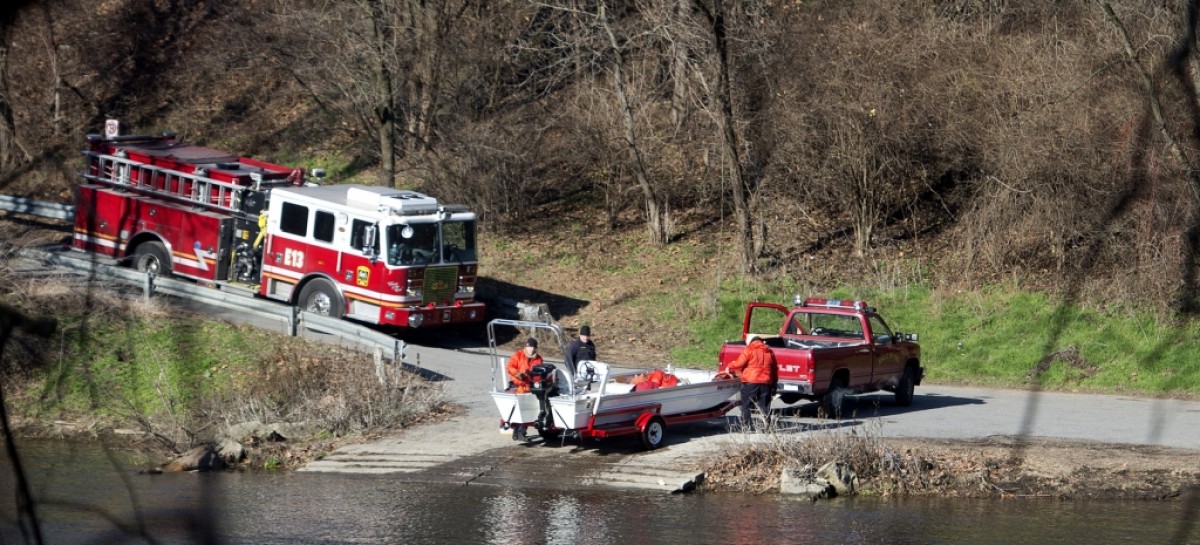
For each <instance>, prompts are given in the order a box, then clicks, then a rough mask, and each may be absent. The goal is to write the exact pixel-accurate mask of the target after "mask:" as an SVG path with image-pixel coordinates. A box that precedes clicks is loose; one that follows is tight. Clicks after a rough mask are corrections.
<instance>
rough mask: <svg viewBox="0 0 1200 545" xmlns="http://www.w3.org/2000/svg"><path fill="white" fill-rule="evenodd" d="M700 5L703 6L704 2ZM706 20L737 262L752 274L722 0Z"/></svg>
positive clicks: (747, 202) (745, 183)
mask: <svg viewBox="0 0 1200 545" xmlns="http://www.w3.org/2000/svg"><path fill="white" fill-rule="evenodd" d="M700 7H701V9H703V8H704V6H703V5H701V6H700ZM706 11H707V10H706ZM709 22H710V23H711V26H712V36H713V45H714V46H715V48H716V50H717V56H718V59H719V60H720V63H719V65H718V66H719V68H718V74H717V81H718V86H717V100H718V101H719V102H720V107H721V117H720V119H721V121H720V123H721V135H722V139H721V140H722V147H723V148H724V150H725V157H726V161H727V163H728V165H729V178H730V183H731V185H732V189H733V190H732V191H731V192H730V193H731V195H732V196H733V218H734V224H735V226H736V229H737V244H738V255H739V257H740V259H739V262H740V263H739V264H740V266H741V269H742V272H744V273H747V274H754V273H755V272H756V266H755V261H756V260H757V258H758V255H757V254H756V253H755V251H754V246H755V245H754V233H753V231H752V229H753V227H752V225H751V223H752V221H751V219H752V211H751V210H750V207H751V203H752V199H753V197H754V191H753V187H752V185H751V184H750V182H749V180H747V178H746V176H745V173H744V172H743V169H742V162H741V160H740V159H739V157H738V152H737V150H738V140H737V133H736V132H735V131H734V130H733V126H734V118H733V99H732V96H731V95H732V91H731V90H730V82H729V44H728V41H727V40H726V36H725V3H724V1H723V0H713V9H712V11H711V12H710V13H709Z"/></svg>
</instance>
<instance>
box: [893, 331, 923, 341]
mask: <svg viewBox="0 0 1200 545" xmlns="http://www.w3.org/2000/svg"><path fill="white" fill-rule="evenodd" d="M894 338H895V339H896V342H903V341H909V342H914V343H915V342H917V334H916V333H901V332H899V331H897V332H896V336H895V337H894Z"/></svg>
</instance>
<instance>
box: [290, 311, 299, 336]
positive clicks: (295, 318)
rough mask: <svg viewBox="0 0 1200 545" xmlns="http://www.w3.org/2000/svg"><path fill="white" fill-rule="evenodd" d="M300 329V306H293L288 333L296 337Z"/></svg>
mask: <svg viewBox="0 0 1200 545" xmlns="http://www.w3.org/2000/svg"><path fill="white" fill-rule="evenodd" d="M299 331H300V307H298V306H293V307H292V312H291V313H289V314H288V335H291V336H293V337H295V336H296V335H298V334H299Z"/></svg>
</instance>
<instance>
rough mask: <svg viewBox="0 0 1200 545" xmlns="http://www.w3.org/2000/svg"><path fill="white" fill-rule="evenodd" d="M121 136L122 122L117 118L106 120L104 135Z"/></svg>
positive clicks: (109, 136) (110, 136)
mask: <svg viewBox="0 0 1200 545" xmlns="http://www.w3.org/2000/svg"><path fill="white" fill-rule="evenodd" d="M118 136H121V122H120V121H117V120H116V119H109V120H106V121H105V122H104V137H105V138H116V137H118Z"/></svg>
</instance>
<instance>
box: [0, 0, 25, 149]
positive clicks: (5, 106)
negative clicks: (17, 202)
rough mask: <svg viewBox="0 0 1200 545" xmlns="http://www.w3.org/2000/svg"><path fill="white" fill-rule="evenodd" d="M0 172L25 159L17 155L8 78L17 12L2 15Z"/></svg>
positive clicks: (0, 52) (0, 34)
mask: <svg viewBox="0 0 1200 545" xmlns="http://www.w3.org/2000/svg"><path fill="white" fill-rule="evenodd" d="M0 17H3V18H2V19H0V172H7V171H9V170H11V169H12V168H13V167H15V166H17V165H18V164H20V163H21V162H22V161H23V159H22V158H21V157H20V156H19V155H18V153H17V149H18V146H17V125H16V120H15V119H14V117H13V106H12V102H11V100H10V98H9V97H10V93H11V90H10V85H9V78H8V72H9V69H8V66H9V53H10V40H11V39H12V29H13V26H14V25H15V23H16V19H17V12H16V10H12V11H7V10H6V11H4V12H2V13H0Z"/></svg>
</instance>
